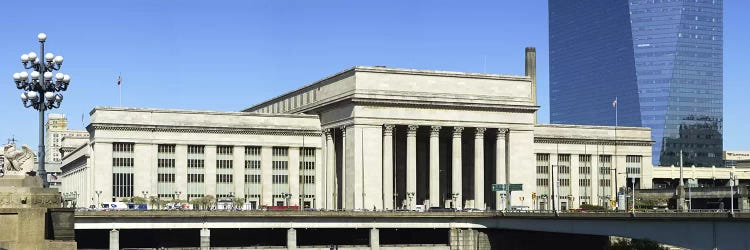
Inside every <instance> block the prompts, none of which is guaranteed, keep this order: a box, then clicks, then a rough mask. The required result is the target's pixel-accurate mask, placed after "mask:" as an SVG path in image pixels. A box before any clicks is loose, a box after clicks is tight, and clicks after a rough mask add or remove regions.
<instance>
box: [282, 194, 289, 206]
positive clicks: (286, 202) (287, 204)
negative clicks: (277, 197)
mask: <svg viewBox="0 0 750 250" xmlns="http://www.w3.org/2000/svg"><path fill="white" fill-rule="evenodd" d="M281 195H283V196H284V205H285V206H289V199H291V198H292V194H290V193H281Z"/></svg>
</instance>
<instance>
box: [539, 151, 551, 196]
mask: <svg viewBox="0 0 750 250" xmlns="http://www.w3.org/2000/svg"><path fill="white" fill-rule="evenodd" d="M549 158H550V155H549V154H536V192H537V195H539V196H542V195H548V194H549V191H550V190H549V182H550V162H549Z"/></svg>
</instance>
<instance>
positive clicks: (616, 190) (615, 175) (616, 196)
mask: <svg viewBox="0 0 750 250" xmlns="http://www.w3.org/2000/svg"><path fill="white" fill-rule="evenodd" d="M618 104H619V103H617V96H615V142H614V144H615V157H614V162H615V173H614V177H615V183H617V178H618V177H619V176H618V175H617V171H619V170H618V168H617V125H618V124H617V123H618V121H617V118H618V117H617V109H618V108H619V107H618V106H619V105H618ZM619 189H620V187H615V188H614V190H615V200H616V201H617V205H618V209H619V205H620V204H619V203H620V197H619V193H620V192H619Z"/></svg>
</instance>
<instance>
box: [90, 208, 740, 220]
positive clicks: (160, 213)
mask: <svg viewBox="0 0 750 250" xmlns="http://www.w3.org/2000/svg"><path fill="white" fill-rule="evenodd" d="M109 216H116V217H148V218H156V217H321V218H323V217H403V218H407V217H408V218H414V217H424V218H446V217H460V218H482V217H485V218H486V217H498V218H502V217H510V218H512V217H523V218H551V217H561V218H586V217H590V218H637V217H641V218H670V217H674V218H714V219H715V218H744V219H750V213H748V212H740V211H739V210H735V213H734V214H731V213H729V211H728V210H716V209H711V210H705V209H701V210H698V209H693V210H683V211H679V210H666V211H665V210H636V211H635V213H633V212H632V211H627V212H626V211H613V210H604V211H552V210H509V211H480V212H462V211H447V212H445V211H441V212H417V211H351V210H333V211H299V210H294V211H261V210H240V211H235V210H167V211H164V210H116V211H77V212H76V217H80V218H84V217H109Z"/></svg>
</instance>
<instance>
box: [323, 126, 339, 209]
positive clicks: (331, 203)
mask: <svg viewBox="0 0 750 250" xmlns="http://www.w3.org/2000/svg"><path fill="white" fill-rule="evenodd" d="M323 133H325V136H326V167H325V168H326V177H325V187H326V192H325V194H326V195H325V204H326V205H325V208H326V209H335V208H336V205H335V202H336V191H335V188H336V147H335V146H334V144H333V137H332V136H331V134H332V133H333V130H332V129H326V130H323Z"/></svg>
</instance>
